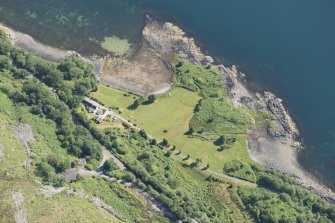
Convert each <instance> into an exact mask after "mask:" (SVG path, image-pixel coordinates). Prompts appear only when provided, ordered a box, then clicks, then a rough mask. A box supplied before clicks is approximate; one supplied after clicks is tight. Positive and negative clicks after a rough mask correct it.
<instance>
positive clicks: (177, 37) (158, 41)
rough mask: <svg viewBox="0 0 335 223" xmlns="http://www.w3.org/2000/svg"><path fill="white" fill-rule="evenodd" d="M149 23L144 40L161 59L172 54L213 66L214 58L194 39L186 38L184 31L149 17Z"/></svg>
mask: <svg viewBox="0 0 335 223" xmlns="http://www.w3.org/2000/svg"><path fill="white" fill-rule="evenodd" d="M147 19H148V22H147V25H146V26H145V28H144V29H143V32H142V33H143V38H144V39H145V41H146V42H147V44H148V45H149V46H150V47H151V49H152V50H153V51H154V52H155V53H156V55H157V56H159V57H160V58H165V57H166V56H169V55H171V54H172V53H175V54H177V55H178V56H179V57H180V58H182V59H186V60H189V61H190V62H192V63H195V64H202V65H204V64H211V63H213V62H214V60H213V58H212V57H210V56H206V55H204V54H203V53H202V52H201V49H200V48H199V47H198V46H197V45H196V44H195V41H194V39H193V38H189V37H186V35H185V33H184V31H183V30H181V29H180V28H179V27H177V26H175V25H173V24H172V23H169V22H167V23H164V24H163V25H161V24H159V23H158V22H156V21H153V20H152V19H151V18H150V17H147Z"/></svg>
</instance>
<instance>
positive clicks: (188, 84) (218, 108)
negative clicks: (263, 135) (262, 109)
mask: <svg viewBox="0 0 335 223" xmlns="http://www.w3.org/2000/svg"><path fill="white" fill-rule="evenodd" d="M175 71H176V77H175V79H176V80H175V82H176V85H177V86H180V87H184V88H186V89H189V90H190V91H193V92H196V93H198V94H199V95H200V96H201V98H202V99H201V101H200V102H199V104H198V105H197V106H196V108H195V115H194V116H193V118H192V120H191V122H190V128H193V130H194V131H196V132H199V133H208V134H221V133H222V132H224V133H245V132H246V130H247V128H248V127H250V126H251V123H252V120H253V119H254V114H253V112H251V111H250V110H248V109H244V108H237V107H236V106H234V105H233V103H232V102H231V101H230V99H229V98H228V97H227V95H226V92H225V90H224V87H223V84H222V80H221V76H220V74H219V73H218V72H217V71H215V70H213V69H212V68H210V67H208V66H207V67H201V66H196V65H193V64H188V63H185V62H182V61H180V62H178V63H177V64H176V65H175Z"/></svg>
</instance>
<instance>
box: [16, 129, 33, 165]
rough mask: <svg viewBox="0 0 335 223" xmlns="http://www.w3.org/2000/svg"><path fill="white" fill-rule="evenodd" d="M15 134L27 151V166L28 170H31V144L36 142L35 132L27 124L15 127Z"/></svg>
mask: <svg viewBox="0 0 335 223" xmlns="http://www.w3.org/2000/svg"><path fill="white" fill-rule="evenodd" d="M14 133H15V136H16V138H17V139H18V140H19V141H20V142H21V143H22V145H23V146H24V148H25V149H26V152H27V155H28V160H27V163H26V166H27V168H30V167H31V157H32V155H33V153H32V152H31V148H30V146H29V142H30V141H33V140H34V136H33V131H32V129H31V126H30V125H27V124H18V125H15V126H14Z"/></svg>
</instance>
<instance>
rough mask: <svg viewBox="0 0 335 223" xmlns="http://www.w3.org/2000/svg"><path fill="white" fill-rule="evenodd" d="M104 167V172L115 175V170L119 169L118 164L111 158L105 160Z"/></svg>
mask: <svg viewBox="0 0 335 223" xmlns="http://www.w3.org/2000/svg"><path fill="white" fill-rule="evenodd" d="M102 168H103V172H104V174H106V175H108V176H113V171H115V170H117V169H118V166H117V165H116V163H115V162H114V160H112V159H109V160H106V161H105V163H104V165H103V167H102Z"/></svg>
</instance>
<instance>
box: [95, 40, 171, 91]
mask: <svg viewBox="0 0 335 223" xmlns="http://www.w3.org/2000/svg"><path fill="white" fill-rule="evenodd" d="M171 79H172V72H171V71H170V70H169V69H168V68H167V67H166V65H165V64H164V63H163V61H162V60H161V59H160V58H159V57H157V56H156V55H155V54H154V53H153V52H152V51H151V50H150V49H148V47H147V45H146V44H145V43H143V45H142V46H141V47H140V49H139V50H138V51H137V52H136V54H135V56H134V57H133V58H131V59H123V58H107V59H106V60H105V63H104V66H103V69H102V74H101V76H100V80H101V81H102V82H104V83H105V84H109V85H111V86H114V87H116V88H119V89H122V90H125V91H131V92H136V93H138V94H141V95H148V94H150V93H154V92H161V91H167V90H169V89H170V86H171Z"/></svg>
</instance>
